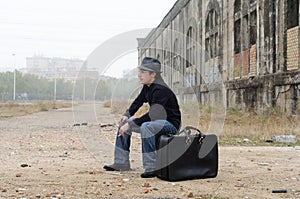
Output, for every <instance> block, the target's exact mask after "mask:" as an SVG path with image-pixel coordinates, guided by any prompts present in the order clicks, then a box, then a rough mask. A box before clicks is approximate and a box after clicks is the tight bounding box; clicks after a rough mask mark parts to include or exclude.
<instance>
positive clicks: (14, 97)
mask: <svg viewBox="0 0 300 199" xmlns="http://www.w3.org/2000/svg"><path fill="white" fill-rule="evenodd" d="M15 55H16V54H15V53H13V54H12V56H13V58H14V65H13V68H14V94H13V100H14V101H15V100H16V57H15Z"/></svg>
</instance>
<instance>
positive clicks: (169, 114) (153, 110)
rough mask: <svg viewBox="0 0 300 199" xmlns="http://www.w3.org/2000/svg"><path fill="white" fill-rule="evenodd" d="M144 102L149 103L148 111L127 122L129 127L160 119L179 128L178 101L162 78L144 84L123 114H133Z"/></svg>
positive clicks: (128, 115)
mask: <svg viewBox="0 0 300 199" xmlns="http://www.w3.org/2000/svg"><path fill="white" fill-rule="evenodd" d="M144 103H148V104H149V105H150V109H149V112H147V113H146V114H144V115H143V116H141V117H140V118H134V119H133V123H129V126H130V127H133V126H134V125H138V126H141V125H142V124H143V123H144V122H147V121H153V120H158V119H161V120H167V121H169V122H170V123H172V124H173V125H174V126H175V127H176V128H177V129H178V130H179V128H180V125H181V113H180V110H179V105H178V101H177V98H176V96H175V94H174V93H173V91H172V90H171V89H170V88H169V87H168V86H167V85H166V84H165V82H164V81H163V80H162V79H156V80H155V81H154V83H152V84H151V85H150V86H147V85H144V86H143V88H142V90H141V92H140V94H139V95H138V96H137V98H136V99H135V100H134V101H133V103H132V104H131V105H130V107H129V109H127V111H126V113H125V114H124V115H125V116H127V117H131V116H133V115H134V114H135V113H136V112H137V111H138V109H139V108H140V107H141V106H142V105H143V104H144Z"/></svg>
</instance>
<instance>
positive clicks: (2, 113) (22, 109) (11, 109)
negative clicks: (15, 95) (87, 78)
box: [0, 101, 72, 119]
mask: <svg viewBox="0 0 300 199" xmlns="http://www.w3.org/2000/svg"><path fill="white" fill-rule="evenodd" d="M71 106H72V103H71V102H61V101H57V102H55V103H54V102H53V101H37V102H30V103H17V102H8V103H2V104H0V119H3V118H10V117H15V116H23V115H27V114H31V113H36V112H40V111H49V110H52V109H59V108H67V107H71Z"/></svg>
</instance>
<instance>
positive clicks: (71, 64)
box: [26, 56, 99, 82]
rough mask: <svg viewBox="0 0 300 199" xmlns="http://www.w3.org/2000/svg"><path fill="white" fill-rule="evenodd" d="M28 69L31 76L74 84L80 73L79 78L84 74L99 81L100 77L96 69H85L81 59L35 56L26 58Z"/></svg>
mask: <svg viewBox="0 0 300 199" xmlns="http://www.w3.org/2000/svg"><path fill="white" fill-rule="evenodd" d="M26 67H27V72H28V73H29V74H33V75H37V76H40V77H45V78H47V79H54V78H60V79H64V80H65V81H72V82H74V81H75V80H76V78H77V77H78V73H79V71H80V75H79V76H82V74H84V76H85V77H86V78H92V79H98V76H99V75H98V71H97V70H96V69H87V68H85V67H84V61H83V60H80V59H66V58H58V57H54V58H49V57H44V56H33V57H27V58H26ZM82 71H84V73H82Z"/></svg>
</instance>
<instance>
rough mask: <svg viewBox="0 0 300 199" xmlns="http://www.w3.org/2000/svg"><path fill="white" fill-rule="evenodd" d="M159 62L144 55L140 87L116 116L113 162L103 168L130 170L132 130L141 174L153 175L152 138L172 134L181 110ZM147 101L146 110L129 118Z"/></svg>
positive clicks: (177, 123) (174, 131)
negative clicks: (137, 140) (137, 139)
mask: <svg viewBox="0 0 300 199" xmlns="http://www.w3.org/2000/svg"><path fill="white" fill-rule="evenodd" d="M160 73H161V63H160V62H159V61H158V60H157V59H154V58H151V57H145V58H144V59H143V60H142V64H141V65H140V66H139V74H138V77H139V79H140V82H141V84H143V87H142V89H141V91H140V93H139V95H138V96H137V97H136V99H135V100H134V101H133V103H132V104H131V105H130V107H129V109H127V111H126V113H125V114H124V115H123V116H122V117H121V118H120V119H119V121H118V124H119V126H120V127H119V130H118V133H117V138H116V143H115V152H114V163H113V164H112V165H105V166H104V167H103V168H104V169H105V170H107V171H128V170H130V161H129V152H130V150H129V148H130V138H131V134H132V132H137V133H140V134H141V138H142V157H143V167H144V169H145V171H144V173H142V174H141V177H142V178H151V177H155V170H156V152H155V150H156V143H155V141H156V138H158V136H160V135H163V134H176V133H177V132H178V130H179V128H180V125H181V113H180V110H179V105H178V101H177V99H176V96H175V94H174V93H173V92H172V90H171V89H170V88H169V87H168V86H167V85H166V83H165V82H164V81H163V79H162V77H161V75H160ZM144 103H148V104H149V105H150V108H149V112H147V113H146V114H144V115H143V116H141V117H139V118H132V117H131V116H133V115H134V114H135V113H136V112H137V111H138V109H139V108H140V107H141V106H142V105H143V104H144Z"/></svg>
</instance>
